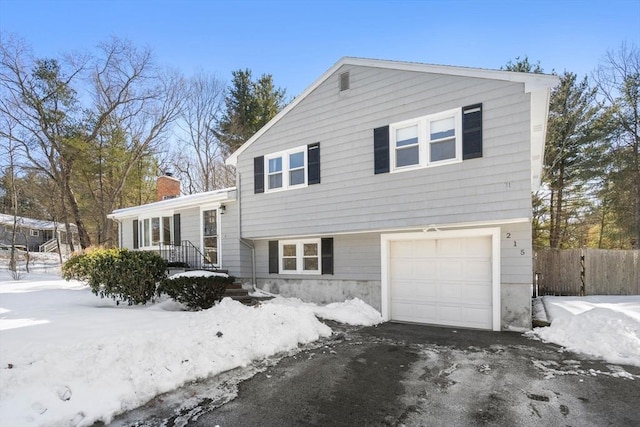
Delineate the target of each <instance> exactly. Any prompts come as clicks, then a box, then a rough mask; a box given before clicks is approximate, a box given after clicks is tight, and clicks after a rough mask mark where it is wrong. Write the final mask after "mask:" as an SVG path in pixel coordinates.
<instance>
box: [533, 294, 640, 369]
mask: <svg viewBox="0 0 640 427" xmlns="http://www.w3.org/2000/svg"><path fill="white" fill-rule="evenodd" d="M542 301H543V303H544V307H545V310H546V313H547V317H548V318H549V320H550V321H551V326H549V327H546V328H535V329H534V330H533V331H531V332H529V333H528V335H530V336H534V337H537V338H540V339H542V340H543V341H546V342H552V343H555V344H558V345H560V346H562V347H564V348H566V349H567V350H570V351H574V352H577V353H583V354H587V355H589V356H594V357H597V358H600V359H603V360H605V361H607V362H610V363H619V364H626V365H634V366H640V296H586V297H554V296H545V297H543V298H542Z"/></svg>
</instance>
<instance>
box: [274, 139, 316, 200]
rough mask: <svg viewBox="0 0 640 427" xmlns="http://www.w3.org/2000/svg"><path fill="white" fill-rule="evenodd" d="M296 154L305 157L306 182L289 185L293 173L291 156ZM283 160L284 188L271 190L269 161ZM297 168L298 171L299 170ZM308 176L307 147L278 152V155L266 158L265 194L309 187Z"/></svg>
mask: <svg viewBox="0 0 640 427" xmlns="http://www.w3.org/2000/svg"><path fill="white" fill-rule="evenodd" d="M296 153H302V156H303V160H302V162H303V170H304V182H303V183H302V184H295V185H290V184H289V172H291V164H290V161H291V157H290V156H291V155H292V154H296ZM277 158H281V160H282V169H281V171H280V173H281V174H282V187H276V188H269V160H272V159H277ZM299 169H300V168H297V169H296V170H299ZM307 175H308V161H307V146H306V145H303V146H300V147H295V148H291V149H288V150H283V151H278V152H277V153H271V154H268V155H265V156H264V192H265V193H275V192H278V191H286V190H293V189H296V188H304V187H307Z"/></svg>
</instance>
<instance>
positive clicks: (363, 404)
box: [116, 323, 640, 427]
mask: <svg viewBox="0 0 640 427" xmlns="http://www.w3.org/2000/svg"><path fill="white" fill-rule="evenodd" d="M331 326H332V327H333V328H334V330H336V331H339V333H338V334H336V335H334V337H333V338H332V339H329V340H326V341H323V342H321V343H318V344H316V345H315V346H312V347H311V348H305V349H304V350H302V351H301V352H298V353H297V354H295V355H293V356H289V357H283V358H281V359H274V360H271V361H266V362H264V363H258V364H256V365H254V366H251V367H248V368H246V369H240V370H237V371H232V372H229V373H227V374H224V375H223V376H220V377H217V378H214V379H211V380H209V381H208V382H205V383H201V384H197V385H193V386H191V387H187V388H185V389H183V390H179V391H177V392H176V393H172V394H170V395H166V396H162V397H160V398H159V399H156V400H155V401H154V402H151V403H150V405H148V406H147V407H146V408H143V409H142V410H141V411H137V412H132V413H130V414H127V415H125V416H124V417H121V418H120V419H119V420H117V422H116V425H132V424H133V423H135V422H139V421H140V420H141V419H145V420H146V421H144V422H143V423H141V424H137V425H149V426H150V425H161V424H162V425H189V426H220V427H235V426H243V427H244V426H304V425H322V426H475V425H496V426H606V425H614V426H638V425H640V368H634V367H629V366H616V365H612V364H607V363H603V362H599V361H594V360H588V359H584V358H581V357H579V356H577V355H575V354H572V353H568V352H560V351H559V348H558V347H557V346H553V345H548V344H543V343H541V342H539V341H533V340H530V339H527V338H525V337H523V336H522V335H521V334H517V333H509V332H484V331H470V330H456V329H448V328H436V327H427V326H419V325H406V324H397V323H386V324H383V325H380V326H378V327H370V328H345V327H341V326H339V325H335V324H332V325H331ZM207 391H208V392H209V394H208V397H206V398H202V396H203V394H202V393H205V394H206V392H207ZM198 396H200V397H198ZM176 405H178V406H181V407H182V408H181V409H180V410H179V411H178V412H176Z"/></svg>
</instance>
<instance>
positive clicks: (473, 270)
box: [462, 258, 493, 282]
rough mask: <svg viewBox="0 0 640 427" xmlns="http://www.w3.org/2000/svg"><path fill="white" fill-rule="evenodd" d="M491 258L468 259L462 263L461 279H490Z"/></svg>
mask: <svg viewBox="0 0 640 427" xmlns="http://www.w3.org/2000/svg"><path fill="white" fill-rule="evenodd" d="M492 267H493V266H492V264H491V259H490V258H486V259H470V260H468V261H467V262H465V263H464V268H463V270H462V271H463V277H462V279H463V280H480V281H487V282H490V281H491V277H492V276H493V274H492V272H491V271H492Z"/></svg>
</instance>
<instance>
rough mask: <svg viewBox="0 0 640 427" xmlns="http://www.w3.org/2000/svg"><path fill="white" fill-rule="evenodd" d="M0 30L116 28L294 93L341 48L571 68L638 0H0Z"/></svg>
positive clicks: (50, 46)
mask: <svg viewBox="0 0 640 427" xmlns="http://www.w3.org/2000/svg"><path fill="white" fill-rule="evenodd" d="M0 29H1V31H2V32H3V34H6V33H14V34H17V35H19V36H21V37H23V38H24V39H25V40H26V41H27V42H28V43H29V44H31V46H32V47H33V48H34V51H35V53H36V55H38V56H56V55H58V54H59V53H61V52H66V51H72V50H78V49H89V50H90V49H92V48H93V47H94V46H95V45H96V44H97V43H98V42H100V41H103V40H106V39H107V38H108V37H109V36H118V37H121V38H126V39H129V40H131V41H132V42H134V44H136V45H137V46H140V47H143V46H149V47H151V48H152V50H153V51H154V53H155V56H156V58H157V60H158V61H159V62H160V63H163V64H166V65H169V66H172V67H174V68H178V69H179V70H181V71H182V72H183V73H184V74H186V75H190V74H193V73H194V72H195V71H198V70H204V71H207V72H211V73H214V74H216V75H217V76H218V77H219V78H221V79H223V80H225V81H227V82H228V81H230V79H231V71H233V70H237V69H244V68H249V69H251V70H252V71H253V73H254V75H259V74H262V73H270V74H272V75H273V77H274V81H275V83H276V85H278V86H280V87H283V88H285V89H286V90H287V95H288V96H295V95H297V94H299V93H300V92H302V91H303V90H304V89H305V88H306V87H307V86H308V85H310V84H311V83H313V81H314V80H315V79H316V78H318V77H319V76H320V75H321V74H322V73H323V72H324V71H326V70H327V69H328V68H330V67H331V66H332V65H333V64H334V63H336V62H337V61H338V60H339V59H340V58H341V57H343V56H357V57H367V58H380V59H393V60H401V61H416V62H424V63H431V64H445V65H460V66H470V67H481V68H492V69H499V68H500V67H501V66H503V65H504V64H506V63H507V62H508V61H509V60H510V59H514V58H515V57H517V56H521V57H522V56H524V55H527V56H528V57H529V58H530V60H532V61H533V62H536V61H538V60H539V61H540V63H541V65H542V67H543V68H544V70H545V71H546V72H550V71H552V70H555V71H557V72H562V71H564V70H568V71H573V72H576V73H577V74H578V75H580V76H582V75H585V74H588V73H590V72H591V71H592V70H593V69H594V68H595V67H596V66H597V64H598V62H599V61H600V59H601V57H602V55H603V54H604V53H605V52H606V51H607V50H611V49H616V48H618V47H619V46H620V44H621V43H622V42H625V41H626V42H627V43H629V44H636V45H640V0H607V1H601V0H582V1H577V0H554V1H547V0H537V1H518V0H509V1H498V0H490V1H472V0H431V1H429V0H414V1H404V0H399V1H390V0H388V1H379V0H370V1H365V0H361V1H355V0H352V1H349V0H343V1H334V0H325V1H305V0H299V1H289V0H281V1H269V0H262V1H220V0H211V1H205V0H182V1H177V0H155V1H154V0H0Z"/></svg>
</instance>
